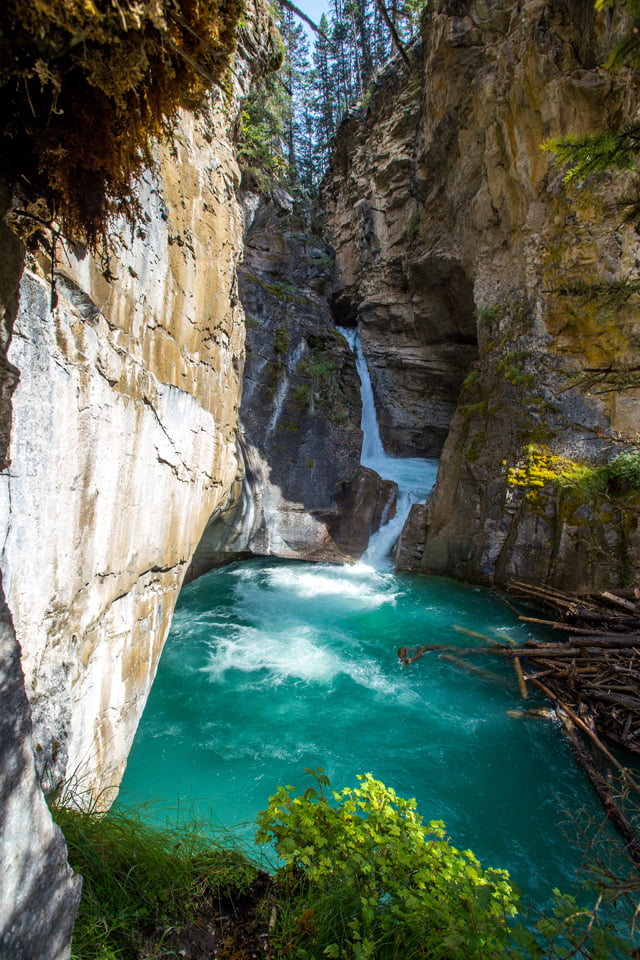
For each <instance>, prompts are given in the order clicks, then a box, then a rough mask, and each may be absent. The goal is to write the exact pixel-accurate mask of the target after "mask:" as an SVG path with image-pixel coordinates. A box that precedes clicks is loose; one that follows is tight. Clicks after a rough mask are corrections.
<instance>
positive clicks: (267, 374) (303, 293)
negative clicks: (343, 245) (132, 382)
mask: <svg viewBox="0 0 640 960" xmlns="http://www.w3.org/2000/svg"><path fill="white" fill-rule="evenodd" d="M243 206H244V210H245V222H246V233H245V243H244V261H243V264H242V266H241V267H240V270H239V292H240V298H241V301H242V304H243V307H244V310H245V315H246V316H245V323H246V328H247V358H246V363H245V368H244V391H243V397H242V406H241V410H240V420H241V423H242V434H243V440H242V458H243V461H244V476H243V478H242V481H241V483H242V494H241V496H237V495H236V496H235V500H234V503H232V505H231V507H230V509H229V510H228V511H226V512H223V513H222V514H221V515H219V516H218V515H216V516H214V517H213V518H212V521H211V523H210V524H209V527H208V528H207V531H206V533H205V536H204V537H203V539H202V541H201V544H200V546H199V548H198V551H197V553H196V556H195V558H194V566H193V570H192V573H191V574H190V575H193V574H195V573H199V572H201V571H202V570H204V569H206V568H207V567H208V566H212V565H214V564H215V563H217V562H220V561H221V560H223V559H225V558H227V559H229V558H233V556H237V555H238V556H244V555H263V556H278V557H288V558H293V559H305V560H324V561H329V562H344V560H345V559H347V558H349V557H358V556H360V554H361V553H362V552H363V550H364V549H365V548H366V545H367V542H368V537H369V531H370V529H374V530H375V529H377V526H378V525H379V522H380V509H379V506H378V505H377V502H376V500H377V497H378V494H379V493H380V489H379V486H380V480H379V478H377V479H375V478H376V476H377V475H373V478H374V479H373V480H372V478H369V480H368V482H364V477H365V476H366V475H368V474H370V473H372V471H365V472H364V473H362V472H361V471H360V468H359V463H360V448H361V445H362V433H361V431H360V429H359V428H358V424H359V422H360V411H361V402H360V383H359V379H358V375H357V372H356V369H355V362H354V357H353V355H352V353H351V350H350V349H349V346H348V344H347V342H346V340H345V339H344V337H343V336H342V334H340V333H339V332H338V330H336V328H335V326H334V318H333V315H332V312H331V308H330V303H329V297H330V293H331V277H332V271H333V256H332V252H331V250H330V248H328V247H327V245H326V244H325V243H324V242H323V241H322V240H321V239H320V238H319V237H318V236H317V235H314V233H313V231H312V229H311V227H310V222H309V217H310V215H309V212H308V211H307V210H305V209H304V208H302V207H301V205H300V204H298V203H296V202H294V200H293V198H292V197H290V196H289V195H288V194H287V193H285V191H283V190H281V189H279V188H275V189H273V190H272V191H271V192H270V193H269V194H268V195H267V196H263V197H261V196H260V195H258V194H257V193H254V192H253V191H252V190H250V189H248V187H246V186H245V189H244V192H243Z"/></svg>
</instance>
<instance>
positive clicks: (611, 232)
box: [325, 0, 640, 589]
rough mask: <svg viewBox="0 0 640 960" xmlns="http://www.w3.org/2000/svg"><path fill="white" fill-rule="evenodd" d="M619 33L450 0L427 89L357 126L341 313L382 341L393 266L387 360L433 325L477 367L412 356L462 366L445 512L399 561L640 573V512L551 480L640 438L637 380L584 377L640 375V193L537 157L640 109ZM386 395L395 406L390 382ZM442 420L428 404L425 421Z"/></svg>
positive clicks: (611, 578) (409, 535)
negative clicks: (620, 58)
mask: <svg viewBox="0 0 640 960" xmlns="http://www.w3.org/2000/svg"><path fill="white" fill-rule="evenodd" d="M616 30H617V26H616V22H615V20H613V19H612V18H611V16H610V14H606V13H599V14H597V15H596V13H595V11H594V9H593V5H592V3H591V0H571V2H569V0H553V2H551V3H541V2H539V0H524V2H515V0H500V2H498V3H495V4H494V3H492V4H489V5H487V4H486V3H484V2H483V0H463V2H455V3H454V2H448V0H439V2H436V3H435V4H432V5H431V4H430V5H429V8H428V10H427V11H426V12H425V14H424V17H423V24H422V34H423V35H422V46H421V47H420V46H416V47H414V49H413V57H414V63H415V75H414V76H413V77H409V76H407V74H406V71H405V68H404V67H394V68H393V69H391V68H390V70H389V71H388V75H383V76H382V77H381V78H380V80H379V85H378V88H377V89H376V90H374V91H373V94H372V97H371V103H370V105H369V107H368V108H367V111H366V112H365V113H363V114H362V115H361V116H359V117H355V118H352V119H351V120H350V121H348V122H347V124H346V125H345V126H344V128H343V130H342V131H341V134H340V138H339V144H338V148H337V153H336V159H335V160H334V162H333V165H332V168H331V170H330V174H329V178H328V181H327V185H326V190H325V193H326V196H327V200H328V204H329V209H330V216H331V224H332V227H333V230H334V232H335V236H336V240H337V243H338V265H339V268H340V269H339V274H338V281H337V296H338V300H339V301H340V300H342V301H345V300H347V301H348V302H349V303H350V304H351V309H355V310H356V311H357V312H358V315H359V317H360V319H361V322H362V324H363V327H364V332H365V333H366V330H367V323H368V322H369V317H370V314H371V307H370V304H371V301H372V299H373V300H374V301H375V302H376V303H377V302H378V301H379V300H381V299H382V297H381V296H380V295H379V293H378V291H379V290H380V289H381V287H380V281H379V280H378V279H377V276H378V274H376V272H375V270H374V269H373V268H371V269H370V272H369V275H368V278H367V279H366V281H365V280H364V279H363V274H364V271H365V269H366V268H367V265H372V267H373V265H374V264H375V258H376V257H377V258H379V260H380V271H379V273H381V275H382V277H383V282H384V288H385V294H384V299H385V302H386V303H387V304H392V307H385V311H383V312H382V313H381V311H380V309H379V307H378V306H376V308H375V309H376V313H377V314H378V315H379V316H380V317H381V318H382V319H381V323H380V325H381V329H382V330H383V332H384V331H386V335H387V338H388V341H389V343H390V351H389V353H390V357H391V360H390V361H389V363H388V364H387V366H388V367H391V366H393V365H394V357H395V356H396V355H397V347H396V342H398V343H402V341H403V339H404V338H407V337H413V338H414V342H416V340H415V336H414V332H415V331H416V330H417V329H418V328H419V327H420V328H422V329H425V328H430V329H431V330H433V329H436V330H439V331H440V334H441V336H442V335H444V336H442V339H447V340H448V342H449V344H450V345H451V352H452V353H453V354H454V356H455V357H456V359H457V361H459V362H460V365H459V366H456V360H454V361H449V360H447V359H446V358H444V359H443V358H442V354H441V353H439V348H438V345H437V343H436V339H435V338H434V337H432V336H431V337H430V338H428V339H425V340H424V341H423V342H422V343H421V344H420V345H419V348H418V349H417V352H416V355H417V356H418V357H419V358H420V363H421V364H422V366H423V368H424V369H425V370H427V369H428V365H429V364H432V363H435V362H436V361H438V362H439V361H440V360H443V369H444V370H445V371H446V370H450V371H454V370H455V372H456V375H457V383H456V386H455V390H454V391H450V392H449V394H448V398H449V408H448V409H449V416H450V415H451V413H452V412H453V410H454V409H455V414H454V415H453V418H452V419H451V420H450V424H448V425H447V428H448V435H447V441H446V444H445V446H444V450H443V454H442V461H441V468H440V475H439V479H438V483H437V487H436V490H435V494H434V497H433V500H432V502H431V504H430V505H429V507H428V508H427V509H424V508H423V509H422V510H420V509H418V508H414V512H413V515H412V517H411V518H410V522H409V524H408V525H407V528H406V529H405V533H404V535H403V538H402V541H401V544H400V549H399V555H398V562H399V564H400V566H402V567H405V568H408V569H415V570H422V571H424V572H432V573H442V574H447V575H453V576H457V577H460V578H463V579H467V580H479V581H484V582H505V581H506V580H508V579H509V578H510V577H514V576H515V577H520V578H523V579H527V578H528V579H534V580H542V581H547V582H551V583H555V584H557V585H559V586H565V587H569V588H576V589H589V588H592V587H597V586H600V585H603V584H611V583H614V582H615V583H617V584H623V583H625V582H629V579H630V578H632V577H633V574H634V571H636V570H637V569H638V565H639V562H640V535H639V532H638V522H637V506H638V504H637V502H636V500H637V498H635V499H634V496H633V495H630V496H628V497H626V498H624V497H623V498H620V497H618V498H616V497H612V496H610V495H609V493H605V494H604V495H603V496H602V497H594V495H593V494H592V493H591V492H589V491H585V490H584V489H583V490H581V489H580V488H579V487H576V488H574V489H573V490H570V491H568V492H567V491H566V490H561V489H560V488H559V487H558V484H557V483H556V482H555V476H556V475H557V472H558V471H559V470H560V469H561V464H562V463H563V462H566V461H568V460H571V461H575V462H579V463H586V464H591V465H597V464H602V463H606V462H608V461H609V460H610V459H611V458H612V457H614V456H615V455H616V454H617V453H619V452H621V451H623V450H625V449H627V448H628V446H629V443H630V442H631V441H633V440H635V439H636V436H637V424H638V422H640V394H639V392H638V390H637V389H635V388H633V386H629V385H627V386H626V387H625V386H623V385H621V383H620V380H619V381H618V383H617V384H611V383H608V384H604V385H602V384H600V385H599V387H598V386H597V385H596V386H595V387H594V385H593V384H590V383H589V378H588V377H586V378H585V376H584V373H585V371H587V372H588V371H589V370H590V369H592V368H596V367H604V368H608V367H610V368H611V369H612V370H613V371H618V372H621V373H624V371H625V370H628V369H630V368H632V367H633V366H634V365H637V364H638V359H639V357H640V298H639V296H638V292H637V289H636V287H634V283H635V284H637V282H638V280H640V274H639V272H638V271H639V266H638V265H639V263H640V244H639V239H640V238H639V235H638V233H637V232H636V229H635V225H634V224H632V223H625V222H624V220H623V217H622V216H621V214H620V210H619V208H618V207H617V206H616V203H615V200H616V197H617V196H619V195H620V194H624V193H625V191H627V190H629V189H633V186H634V184H633V182H630V181H625V178H624V177H611V176H607V177H601V178H595V179H594V180H593V181H592V182H590V183H589V184H587V185H586V186H585V187H584V188H583V189H580V190H577V191H574V192H568V191H567V190H566V189H565V187H564V186H563V184H562V182H561V172H559V171H557V170H555V169H554V168H553V167H552V165H551V161H550V156H549V154H548V153H545V152H544V151H543V150H542V149H541V144H542V143H543V141H545V140H547V139H549V138H551V137H557V136H561V135H563V134H566V133H570V132H573V133H584V132H590V131H595V130H598V129H601V128H603V127H606V126H607V125H609V124H611V125H613V126H616V125H618V124H619V123H621V122H624V121H625V120H627V119H629V120H630V119H633V118H634V117H635V116H636V114H637V109H638V104H639V102H640V101H639V100H638V90H637V76H635V75H633V74H627V73H625V72H624V71H623V72H622V73H621V74H618V75H616V76H612V75H610V74H609V73H608V72H607V71H606V70H605V69H604V68H603V67H602V66H601V64H602V63H603V62H604V60H605V59H606V56H607V52H608V50H609V49H610V48H611V46H612V44H613V42H614V40H615V37H616ZM403 77H404V79H402V78H403ZM396 89H397V90H398V92H397V94H396V93H395V91H396ZM412 90H413V95H412V97H410V91H412ZM390 91H391V92H392V94H393V95H390ZM407 100H410V102H411V104H413V106H412V107H411V110H409V108H407V109H405V110H404V111H403V108H404V106H405V104H406V103H407ZM398 106H399V107H400V109H399V110H398V109H397V107H398ZM402 117H406V124H407V126H408V128H409V129H408V131H407V129H405V128H403V126H402V122H401V118H402ZM394 125H395V127H394ZM394 129H397V130H398V134H397V136H395V137H394V133H393V131H394ZM382 143H384V144H385V149H384V151H381V150H380V144H382ZM352 145H354V146H355V149H354V148H353V146H352ZM393 157H395V158H396V159H397V161H398V163H399V164H400V168H401V169H402V171H403V175H402V176H398V177H397V178H396V180H395V181H394V182H393V185H392V188H391V189H389V190H387V195H386V197H385V199H384V203H383V204H382V207H381V211H382V213H380V212H378V213H376V210H375V209H373V205H372V203H371V202H370V200H369V199H368V198H369V197H370V196H375V197H376V198H378V197H379V196H380V191H379V188H378V186H377V184H378V181H379V179H380V176H381V174H380V173H379V172H378V171H379V170H382V171H385V170H388V169H390V168H391V169H392V168H393V164H392V158H393ZM400 168H399V169H400ZM388 179H389V177H388V176H387V180H388ZM358 198H360V200H358ZM359 203H360V205H361V206H363V205H365V204H368V205H369V207H371V216H370V217H369V221H368V222H369V223H370V224H371V229H370V230H369V234H368V235H367V234H366V232H365V231H364V230H363V229H362V228H361V225H360V220H361V218H358V216H355V217H353V218H352V219H351V221H350V219H349V214H348V212H349V210H351V209H353V210H355V211H356V213H357V211H358V209H359V207H358V204H359ZM376 204H377V201H376ZM389 211H392V212H393V213H392V215H391V216H390V214H389ZM403 225H404V231H405V234H404V238H403V233H402V230H403ZM391 230H393V238H392V239H394V242H393V243H392V244H390V243H389V239H388V236H389V233H390V231H391ZM350 245H351V246H352V248H353V249H354V250H356V251H358V253H357V255H356V257H355V265H354V263H352V260H350V259H349V254H348V252H347V251H348V250H349V247H350ZM341 250H343V251H344V253H343V254H342V257H341V254H340V251H341ZM352 259H353V257H352ZM371 277H373V279H371ZM394 277H395V280H394ZM407 278H413V281H412V282H414V283H415V290H416V291H417V292H416V294H415V295H413V298H412V305H413V312H412V313H408V312H407V311H406V310H403V312H404V314H405V316H406V318H407V319H406V320H405V321H402V322H401V321H397V320H396V319H394V318H393V316H392V314H393V315H394V316H395V314H396V313H397V309H396V307H395V304H405V303H406V299H407V289H408V287H407V283H408V281H407ZM629 281H630V282H631V286H628V283H629ZM394 284H395V285H394ZM352 291H353V292H352ZM376 297H377V300H376ZM445 308H446V309H445ZM385 312H386V315H387V319H386V320H384V318H383V314H384V313H385ZM472 341H473V342H474V343H476V344H477V347H476V348H473V346H472ZM473 349H477V351H478V354H479V359H478V360H477V362H476V363H475V364H473V365H470V364H471V361H473V359H474V358H473V353H472V350H473ZM463 351H466V353H464V352H463ZM380 352H381V353H383V352H384V351H383V350H382V348H381V350H380ZM463 361H464V362H463ZM383 362H384V361H383ZM449 364H451V366H450V365H449ZM465 364H466V365H467V369H466V370H464V366H465ZM395 366H396V370H395V372H393V373H388V374H387V373H386V374H384V376H390V377H391V382H392V383H395V382H396V381H397V382H398V383H399V384H401V383H403V382H404V381H405V380H406V379H408V380H409V381H410V382H412V383H414V382H415V376H414V375H413V373H412V371H411V370H403V369H402V368H401V365H399V364H396V365H395ZM426 379H427V381H428V384H429V385H427V386H425V387H424V389H423V390H422V391H421V392H422V396H423V398H424V400H425V401H426V400H427V399H428V398H429V394H430V392H431V385H432V384H435V383H438V382H441V381H439V379H438V376H437V373H436V372H434V373H429V374H427V377H426ZM603 386H604V389H603ZM458 391H460V396H459V398H457V396H456V395H457V393H458ZM389 392H391V391H389ZM397 392H398V394H399V395H400V396H402V395H403V394H404V392H406V388H405V387H403V386H401V385H400V386H399V387H398V388H397ZM456 399H457V404H456ZM378 400H379V402H380V404H381V406H383V407H384V406H385V404H386V400H385V390H384V389H381V388H379V389H378ZM404 405H405V403H404V401H403V406H404ZM389 410H390V412H388V413H387V414H386V417H387V422H392V421H393V419H394V416H395V415H394V414H393V412H392V407H390V408H389ZM430 416H431V415H430V411H429V409H428V405H427V404H426V403H425V406H424V412H423V413H422V414H419V415H418V418H417V419H418V420H419V419H422V418H423V417H424V418H425V422H426V423H430V422H433V421H432V419H430ZM414 422H415V421H414ZM412 430H414V428H413V427H412ZM401 436H403V437H404V436H407V437H410V436H411V435H410V434H409V435H407V434H405V433H404V432H402V431H401ZM413 436H417V433H415V432H414V433H413ZM385 439H386V438H385ZM420 449H421V446H420V444H419V443H417V442H416V444H415V450H416V452H418V451H419V450H420ZM529 481H531V482H529Z"/></svg>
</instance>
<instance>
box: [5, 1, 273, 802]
mask: <svg viewBox="0 0 640 960" xmlns="http://www.w3.org/2000/svg"><path fill="white" fill-rule="evenodd" d="M250 20H251V21H252V26H251V27H250V28H247V29H246V30H245V34H244V38H243V42H242V44H241V46H244V47H245V50H244V54H245V56H244V57H243V51H242V50H241V51H240V53H239V55H238V59H237V61H236V66H235V68H234V69H235V76H236V79H237V83H238V85H239V86H240V87H242V86H245V87H246V84H247V83H248V82H249V80H250V68H249V66H248V63H249V62H250V63H251V69H253V70H260V69H264V68H265V67H266V66H267V64H268V61H269V58H270V57H271V56H272V55H273V46H271V48H270V42H271V43H272V40H270V38H271V33H270V27H269V22H268V20H267V19H266V14H265V13H263V12H261V11H260V10H259V9H258V10H254V11H253V18H250ZM247 48H249V49H247ZM245 92H246V90H245ZM232 123H233V115H232V108H231V115H230V108H229V104H228V103H225V102H224V100H223V96H222V94H220V95H216V96H212V99H211V101H210V102H209V103H208V104H207V105H206V107H204V108H203V109H201V110H200V112H199V114H198V115H197V116H195V115H194V114H192V113H183V114H182V115H181V116H180V119H179V127H178V130H177V131H176V137H175V140H174V142H173V144H172V145H170V146H166V147H162V148H161V149H159V150H158V156H157V163H156V164H155V166H154V168H153V170H150V171H148V173H147V174H146V175H145V176H144V178H143V180H142V182H141V183H140V187H139V194H140V200H141V203H142V208H143V216H142V219H141V221H140V222H139V223H138V225H137V227H136V229H135V231H133V232H132V231H131V229H130V228H129V227H125V226H122V227H121V228H120V229H119V230H115V231H114V233H113V234H112V237H111V241H112V248H111V253H112V256H111V257H110V259H109V262H108V263H106V262H98V261H97V260H96V259H93V258H91V257H89V256H88V255H86V254H84V253H83V252H82V251H80V250H78V249H73V250H72V249H69V248H68V247H67V246H66V245H65V246H64V249H63V250H62V251H61V252H60V254H59V257H58V260H57V263H56V265H55V290H54V292H53V294H52V290H51V286H50V283H49V277H50V265H49V264H48V263H47V262H38V261H33V262H32V263H31V264H30V268H29V269H28V270H27V271H26V272H25V274H24V277H23V282H22V288H21V293H20V307H19V310H18V314H17V317H16V320H15V325H14V331H13V339H12V342H11V345H10V348H9V360H10V362H11V363H12V364H13V365H14V367H15V368H16V369H17V370H18V371H19V372H20V382H19V385H18V387H17V388H16V391H15V394H14V398H13V424H12V432H11V446H10V450H9V459H10V464H9V466H8V468H7V469H6V470H5V471H4V473H3V477H2V480H3V484H2V509H3V524H4V529H5V531H6V532H5V533H4V535H3V548H2V558H1V567H2V574H3V579H4V584H5V590H6V596H7V602H8V605H9V608H10V610H11V613H12V616H13V621H14V624H15V629H16V634H17V637H18V640H19V642H20V645H21V647H22V657H23V669H24V672H25V677H26V688H27V693H28V695H29V699H30V702H31V706H32V710H33V719H34V736H35V741H36V756H37V758H38V761H39V765H40V768H41V770H42V771H43V772H44V773H45V774H47V775H48V776H49V777H50V779H51V780H52V781H53V782H56V781H57V780H58V779H59V778H60V777H63V776H66V777H67V778H68V779H69V778H70V779H72V780H73V781H74V785H75V788H76V789H77V790H78V792H79V793H81V794H82V793H84V792H86V793H87V794H88V795H91V796H93V797H94V798H95V797H100V802H101V803H103V804H107V803H108V802H109V801H110V799H111V798H112V796H113V790H112V788H113V787H116V786H117V784H118V783H119V780H120V777H121V774H122V770H123V768H124V764H125V762H126V757H127V753H128V750H129V745H130V742H131V739H132V737H133V734H134V732H135V729H136V725H137V722H138V719H139V716H140V713H141V711H142V708H143V705H144V702H145V699H146V695H147V693H148V690H149V688H150V685H151V683H152V680H153V677H154V674H155V670H156V665H157V661H158V657H159V655H160V651H161V649H162V645H163V642H164V639H165V636H166V632H167V630H168V627H169V624H170V620H171V615H172V611H173V607H174V604H175V601H176V598H177V595H178V593H179V590H180V587H181V585H182V582H183V577H184V574H185V571H186V569H187V567H188V566H189V563H190V560H191V557H192V554H193V551H194V550H195V547H196V545H197V543H198V541H199V539H200V537H201V534H202V531H203V529H204V527H205V525H206V523H207V521H208V519H209V517H210V516H211V514H212V512H214V511H215V510H216V509H217V508H219V507H220V506H221V505H222V504H224V503H225V502H226V500H227V498H228V496H229V491H230V489H231V487H232V485H233V483H234V481H235V479H236V475H237V473H238V470H239V465H238V460H237V454H236V428H237V419H238V408H239V404H240V391H241V370H242V362H243V351H244V322H243V313H242V309H241V306H240V304H239V302H238V298H237V286H236V264H237V261H238V258H239V256H240V255H241V248H242V212H241V209H240V206H239V203H238V201H237V198H236V189H237V187H238V184H239V170H238V167H237V165H236V162H235V159H234V155H233V148H232V144H231V141H230V126H231V124H232Z"/></svg>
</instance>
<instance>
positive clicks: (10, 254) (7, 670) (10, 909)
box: [0, 182, 81, 960]
mask: <svg viewBox="0 0 640 960" xmlns="http://www.w3.org/2000/svg"><path fill="white" fill-rule="evenodd" d="M9 206H10V196H9V191H8V190H7V189H6V187H5V185H4V184H2V183H1V182H0V213H1V215H2V216H1V217H0V247H1V248H2V252H3V255H2V258H0V423H1V428H0V463H1V465H2V469H5V470H6V469H7V467H8V462H7V448H8V445H9V428H10V424H11V394H12V392H13V390H14V389H15V386H16V382H17V379H18V371H17V370H16V369H15V368H14V367H12V366H11V364H9V363H8V361H7V359H6V353H7V346H8V343H9V341H10V337H11V330H12V327H13V323H14V320H15V315H16V311H17V309H18V300H19V284H20V276H21V273H22V266H23V261H24V247H23V245H22V244H21V243H20V241H19V240H18V239H17V238H16V237H15V236H14V235H13V234H12V233H11V231H10V230H9V229H8V227H7V226H6V225H5V223H4V219H3V218H4V214H6V212H7V210H8V208H9ZM0 702H1V703H2V712H1V713H0V747H1V749H0V876H2V883H1V885H0V958H3V960H4V958H6V960H9V958H10V960H33V958H34V957H38V960H60V958H64V957H67V956H68V954H69V943H70V941H71V933H72V930H73V924H74V921H75V916H76V910H77V907H78V901H79V898H80V882H81V881H80V879H79V878H78V877H75V876H74V875H73V874H72V872H71V870H70V868H69V865H68V863H67V851H66V846H65V843H64V839H63V837H62V834H61V833H60V831H59V830H58V828H57V827H56V826H55V825H54V824H53V821H52V820H51V815H50V814H49V810H48V808H47V804H46V802H45V799H44V796H43V794H42V790H41V787H40V777H39V775H38V771H37V769H36V763H35V756H34V742H33V736H32V725H31V710H30V707H29V702H28V700H27V695H26V691H25V685H24V674H23V672H22V665H21V650H20V644H19V642H18V638H17V637H16V633H15V630H14V628H13V623H12V620H11V614H10V611H9V609H8V607H7V605H6V602H5V597H4V591H3V587H2V579H1V577H0Z"/></svg>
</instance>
